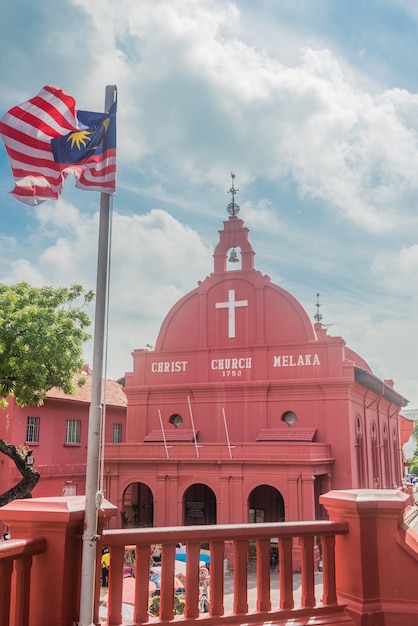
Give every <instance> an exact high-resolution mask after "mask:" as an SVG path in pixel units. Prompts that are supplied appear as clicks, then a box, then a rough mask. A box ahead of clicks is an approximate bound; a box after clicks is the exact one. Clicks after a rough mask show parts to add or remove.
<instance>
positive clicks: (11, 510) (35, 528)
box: [1, 496, 116, 626]
mask: <svg viewBox="0 0 418 626" xmlns="http://www.w3.org/2000/svg"><path fill="white" fill-rule="evenodd" d="M115 514H116V507H114V506H113V505H112V504H110V503H109V502H106V501H105V502H104V503H103V511H100V522H99V527H100V526H103V524H104V523H105V522H106V521H107V520H108V519H109V518H110V517H111V516H112V515H115ZM1 516H2V519H3V520H4V521H5V522H6V524H7V525H8V526H9V529H10V534H11V537H12V539H29V538H31V537H40V536H41V537H45V538H46V541H47V545H46V551H45V552H44V553H43V554H40V555H37V556H34V557H33V561H32V569H31V590H30V623H31V626H45V624H48V626H72V625H73V624H74V623H76V622H77V621H78V610H79V598H80V572H81V553H82V545H81V544H82V540H81V536H82V533H83V523H84V496H82V497H77V496H69V497H63V498H61V497H57V498H28V499H25V500H15V501H14V502H11V503H10V504H7V505H6V506H5V507H3V508H2V510H1ZM99 529H100V528H99ZM99 545H100V544H99Z"/></svg>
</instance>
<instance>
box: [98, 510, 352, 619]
mask: <svg viewBox="0 0 418 626" xmlns="http://www.w3.org/2000/svg"><path fill="white" fill-rule="evenodd" d="M347 532H348V525H347V524H346V523H344V522H341V523H332V522H327V521H323V522H299V523H294V524H292V523H271V524H256V525H254V524H243V525H225V526H222V525H217V526H193V527H188V528H187V527H176V528H152V529H141V530H139V529H125V530H109V531H104V533H103V547H105V546H106V547H109V548H110V554H111V559H110V576H109V600H108V624H109V625H111V626H119V625H120V624H122V598H123V569H124V560H125V548H126V546H130V547H131V549H132V547H133V546H134V547H135V554H136V560H137V564H138V565H137V567H136V578H135V586H134V594H133V599H132V601H133V603H134V608H133V622H132V623H134V624H145V623H147V622H148V621H149V620H151V621H152V623H153V624H160V623H161V624H162V623H167V621H170V620H172V619H173V618H174V597H175V587H174V580H175V557H176V544H179V543H180V544H184V545H185V546H186V574H185V579H184V587H185V590H186V592H185V606H184V615H183V617H182V619H181V623H182V625H185V626H188V625H189V624H190V625H191V624H195V623H196V622H197V621H199V620H202V619H204V623H205V624H207V625H208V626H215V625H221V624H242V623H245V624H247V623H253V624H263V623H265V622H266V621H268V622H271V621H277V620H284V619H291V618H293V619H296V618H302V617H306V616H311V617H314V618H315V623H316V624H320V623H322V622H321V617H322V618H324V617H325V616H328V617H329V615H330V614H331V613H332V614H339V616H340V620H339V623H344V622H346V623H351V620H349V619H348V617H346V620H345V619H344V616H343V608H342V607H340V606H339V605H338V602H337V594H336V585H335V537H336V535H337V534H346V533H347ZM272 538H274V540H275V542H276V541H277V545H278V570H279V573H277V572H272V571H271V562H270V553H271V539H272ZM318 541H319V545H320V548H321V551H322V577H323V589H322V594H321V597H319V598H316V597H315V552H316V551H318ZM202 543H203V544H206V545H209V547H210V593H209V594H208V595H209V615H207V614H205V615H204V616H202V615H201V613H200V611H199V594H200V592H201V590H200V588H199V568H200V565H199V561H200V549H201V545H202ZM155 544H158V545H161V578H160V579H161V589H160V593H159V615H158V618H157V619H155V618H154V617H153V616H150V614H149V611H148V605H149V582H150V554H151V547H152V546H153V545H155ZM251 544H253V545H255V550H256V552H255V577H256V604H255V608H253V609H251V610H249V604H248V588H247V584H248V568H249V567H251V566H250V564H249V558H248V555H249V546H250V545H251ZM225 548H226V549H227V551H228V552H231V551H232V557H233V568H232V569H233V602H232V611H231V610H229V611H225V589H224V582H225V567H224V561H225V553H226V552H225ZM295 551H297V552H298V553H299V552H300V563H301V572H300V580H301V593H300V594H298V598H299V600H298V604H296V603H295V598H294V589H293V580H294V576H293V571H294V567H293V555H294V553H295ZM298 560H299V559H298ZM272 573H273V575H274V577H275V581H276V583H277V586H278V590H279V602H278V605H277V606H273V605H272V601H271V586H272V585H271V583H272V580H271V576H272Z"/></svg>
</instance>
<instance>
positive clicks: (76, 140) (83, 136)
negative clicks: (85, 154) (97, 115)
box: [67, 118, 110, 150]
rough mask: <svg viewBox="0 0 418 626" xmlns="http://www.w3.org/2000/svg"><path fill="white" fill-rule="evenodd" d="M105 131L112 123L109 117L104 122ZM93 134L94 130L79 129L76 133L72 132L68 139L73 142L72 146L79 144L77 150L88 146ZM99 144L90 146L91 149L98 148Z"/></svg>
mask: <svg viewBox="0 0 418 626" xmlns="http://www.w3.org/2000/svg"><path fill="white" fill-rule="evenodd" d="M102 124H103V128H104V131H105V133H106V132H107V129H108V127H109V124H110V118H107V119H106V120H104V121H103V122H102ZM91 135H93V131H91V130H78V131H76V132H74V133H70V134H69V135H68V137H67V141H70V142H71V148H74V146H77V150H80V149H81V148H86V147H87V144H88V143H89V141H90V137H91ZM97 147H98V146H90V149H91V150H96V149H97Z"/></svg>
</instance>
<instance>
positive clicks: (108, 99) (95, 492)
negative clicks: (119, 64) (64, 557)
mask: <svg viewBox="0 0 418 626" xmlns="http://www.w3.org/2000/svg"><path fill="white" fill-rule="evenodd" d="M115 98H116V85H107V86H106V93H105V112H106V113H108V112H109V109H110V107H111V106H112V104H113V103H114V102H115ZM110 208H111V196H110V195H109V194H107V193H101V194H100V221H99V244H98V255H97V279H96V307H95V319H94V339H93V374H92V388H91V401H90V410H89V427H88V440H87V442H88V445H87V467H86V495H85V517H84V533H83V551H82V563H81V594H80V619H79V622H78V625H79V626H94V622H93V617H94V596H95V589H96V560H97V543H98V540H99V539H100V537H99V535H98V532H97V530H98V526H97V522H98V509H99V508H100V504H101V500H102V497H103V494H102V493H101V492H100V491H99V471H100V444H101V431H102V381H103V355H104V343H105V319H106V302H107V289H108V286H107V274H108V265H109V264H108V257H109V232H110V228H109V224H110Z"/></svg>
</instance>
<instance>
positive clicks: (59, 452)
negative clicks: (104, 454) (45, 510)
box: [0, 373, 126, 498]
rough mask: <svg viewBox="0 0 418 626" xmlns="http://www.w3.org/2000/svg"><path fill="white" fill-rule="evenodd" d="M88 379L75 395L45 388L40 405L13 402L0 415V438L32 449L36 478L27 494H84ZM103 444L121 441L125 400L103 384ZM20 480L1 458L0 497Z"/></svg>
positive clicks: (112, 385)
mask: <svg viewBox="0 0 418 626" xmlns="http://www.w3.org/2000/svg"><path fill="white" fill-rule="evenodd" d="M91 381H92V377H91V375H90V374H89V373H87V374H86V375H85V384H84V385H83V386H81V387H77V394H76V395H75V396H69V395H66V394H65V393H64V392H62V391H61V390H59V389H55V388H54V389H51V390H50V391H49V392H48V396H47V398H46V400H45V403H44V404H43V406H40V407H36V406H28V407H24V408H20V407H18V406H17V405H16V403H15V401H14V399H13V398H8V402H9V406H8V407H7V409H5V410H2V411H1V413H0V437H1V438H2V439H4V440H6V441H7V442H10V443H13V444H14V445H16V446H19V445H26V446H27V447H28V448H29V449H30V450H32V455H31V457H30V458H31V459H32V460H33V464H34V467H35V468H36V469H37V470H38V471H39V472H40V474H41V478H40V480H39V482H38V484H37V485H36V487H35V489H34V490H33V492H32V495H33V497H34V498H36V497H43V496H62V495H81V494H84V492H85V474H86V460H87V432H88V416H89V408H90V396H91ZM104 387H105V388H106V393H105V396H106V398H105V401H106V410H105V439H106V441H109V442H119V441H123V440H124V437H125V417H126V396H125V394H124V392H123V390H122V388H121V386H120V385H119V384H118V383H116V382H114V381H111V380H108V381H106V386H104ZM21 478H22V477H21V475H20V474H19V472H18V471H17V469H16V467H15V465H14V463H13V462H12V461H11V460H9V459H8V458H7V457H5V456H3V455H1V458H0V489H1V492H2V493H3V492H4V491H6V490H7V489H9V488H10V487H12V486H13V485H15V484H16V483H18V482H19V480H20V479H21Z"/></svg>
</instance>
